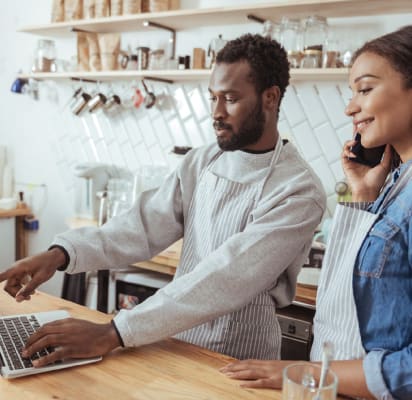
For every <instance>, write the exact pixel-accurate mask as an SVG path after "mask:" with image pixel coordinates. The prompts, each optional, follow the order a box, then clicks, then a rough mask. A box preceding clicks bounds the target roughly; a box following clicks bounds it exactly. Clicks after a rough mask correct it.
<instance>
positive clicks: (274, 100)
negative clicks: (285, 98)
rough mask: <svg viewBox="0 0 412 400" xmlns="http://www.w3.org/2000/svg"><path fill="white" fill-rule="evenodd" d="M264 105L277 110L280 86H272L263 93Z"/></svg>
mask: <svg viewBox="0 0 412 400" xmlns="http://www.w3.org/2000/svg"><path fill="white" fill-rule="evenodd" d="M262 96H263V99H262V100H263V106H264V107H266V108H267V109H268V110H275V111H277V109H278V106H279V100H280V89H279V87H278V86H271V87H270V88H267V89H266V90H265V91H264V92H263V94H262Z"/></svg>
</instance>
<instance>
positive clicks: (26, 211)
mask: <svg viewBox="0 0 412 400" xmlns="http://www.w3.org/2000/svg"><path fill="white" fill-rule="evenodd" d="M30 214H31V210H30V208H28V207H23V208H13V209H12V210H5V209H3V208H0V218H13V217H22V216H25V215H30Z"/></svg>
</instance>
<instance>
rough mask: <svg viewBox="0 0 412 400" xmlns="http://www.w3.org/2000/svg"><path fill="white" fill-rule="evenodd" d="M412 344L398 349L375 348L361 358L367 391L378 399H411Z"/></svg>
mask: <svg viewBox="0 0 412 400" xmlns="http://www.w3.org/2000/svg"><path fill="white" fill-rule="evenodd" d="M411 352H412V345H410V346H408V347H406V348H403V349H402V350H400V351H395V352H389V351H387V350H382V349H376V350H372V351H370V352H369V353H368V354H367V355H366V357H365V359H364V360H363V369H364V373H365V378H366V384H367V386H368V389H369V391H370V392H371V393H372V394H373V395H374V396H375V397H376V398H377V399H378V400H392V399H398V400H410V399H412V357H411Z"/></svg>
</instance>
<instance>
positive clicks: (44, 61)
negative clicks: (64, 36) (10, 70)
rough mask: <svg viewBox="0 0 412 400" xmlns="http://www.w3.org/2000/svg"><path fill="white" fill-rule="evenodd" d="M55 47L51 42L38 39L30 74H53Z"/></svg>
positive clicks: (54, 69) (54, 68)
mask: <svg viewBox="0 0 412 400" xmlns="http://www.w3.org/2000/svg"><path fill="white" fill-rule="evenodd" d="M55 59H56V47H55V45H54V41H53V40H47V39H39V40H38V41H37V48H36V51H35V55H34V63H33V67H32V72H55V71H56V65H55Z"/></svg>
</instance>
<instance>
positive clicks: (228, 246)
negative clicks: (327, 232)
mask: <svg viewBox="0 0 412 400" xmlns="http://www.w3.org/2000/svg"><path fill="white" fill-rule="evenodd" d="M217 150H218V147H217V145H216V144H213V145H209V146H205V147H201V148H198V149H194V150H191V151H190V152H189V153H188V154H187V155H186V157H185V159H184V160H183V161H182V163H181V165H180V166H179V168H178V169H177V170H176V171H175V172H173V173H171V174H170V175H169V176H168V177H167V178H166V180H165V182H164V183H163V184H162V186H161V187H160V188H159V189H157V190H150V191H147V192H144V193H142V195H141V196H140V197H139V198H138V200H137V201H136V203H135V204H134V205H133V206H132V208H130V210H129V211H127V212H126V213H124V214H122V215H119V216H116V217H114V218H112V219H111V220H109V221H108V222H107V223H106V224H105V225H103V226H102V227H100V228H94V227H87V228H80V229H76V230H71V231H68V232H65V233H63V234H60V235H58V236H57V237H56V238H55V241H54V243H53V244H57V245H60V246H63V247H64V248H65V249H66V250H67V252H68V254H69V256H70V264H69V266H68V268H67V272H68V273H77V272H83V271H91V270H97V269H113V268H124V267H125V266H126V265H128V264H131V263H135V262H138V261H143V260H148V259H150V258H151V257H153V256H154V255H156V254H158V253H159V252H160V251H162V250H164V249H165V248H166V247H168V246H169V245H171V244H172V243H174V242H175V241H176V240H178V239H180V238H181V237H183V236H184V233H185V219H186V217H187V213H188V207H189V204H190V201H191V199H192V196H193V192H194V189H195V187H196V183H197V181H198V179H199V176H200V174H201V172H202V171H203V170H204V168H206V167H207V166H208V165H209V163H210V160H211V157H212V156H213V155H214V154H216V152H217ZM272 154H273V152H269V153H263V154H250V153H246V152H243V151H234V152H224V153H223V154H222V155H221V156H220V157H219V158H218V159H217V161H216V163H214V164H213V172H214V173H215V174H216V175H219V176H221V177H224V178H227V179H230V180H232V181H237V182H241V183H248V182H255V181H256V180H261V179H263V177H264V176H265V175H267V174H268V172H269V170H268V167H269V164H270V160H271V158H272ZM204 207H207V204H205V205H204ZM324 210H325V194H324V191H323V188H322V185H321V183H320V181H319V179H318V177H317V176H316V175H315V174H314V172H313V171H312V169H311V168H310V167H309V165H308V164H307V163H306V162H305V161H304V160H303V159H302V157H301V156H300V155H299V154H298V152H297V150H296V149H295V147H294V146H293V145H292V144H290V143H288V144H286V145H284V146H283V149H282V152H281V154H280V157H279V159H278V161H277V163H276V164H275V165H274V166H272V170H271V171H270V172H269V177H268V179H267V181H266V183H265V186H264V189H263V192H262V195H261V197H260V200H259V201H258V204H257V206H256V208H255V209H254V210H253V212H252V214H253V215H252V216H251V217H252V218H251V219H250V221H251V222H250V223H248V225H247V226H246V228H245V229H244V230H243V231H242V232H239V233H237V234H235V235H233V236H232V237H230V238H229V239H228V240H227V241H226V242H225V243H223V245H222V246H220V247H219V248H218V249H217V250H215V251H213V252H212V253H211V254H210V255H209V256H208V257H206V258H204V259H203V260H202V261H201V262H200V263H199V264H198V265H197V266H196V267H195V268H194V270H193V271H191V272H190V273H187V274H185V275H182V276H179V277H178V278H176V279H174V280H173V281H172V282H171V283H169V284H168V285H166V286H165V287H164V288H163V289H160V290H159V291H157V292H156V294H155V295H153V296H151V297H149V298H148V299H147V300H145V301H144V302H143V303H141V304H139V305H138V306H136V307H135V308H134V309H132V310H122V311H120V312H119V314H118V315H116V317H115V318H114V322H115V324H116V327H117V329H118V331H119V333H120V335H121V337H122V339H123V342H124V344H125V345H126V346H140V345H144V344H148V343H152V342H156V341H158V340H161V339H164V338H167V337H170V336H172V335H174V334H176V333H178V332H182V331H184V330H186V329H189V328H192V327H194V326H196V325H199V324H202V323H204V322H207V321H210V320H212V319H214V318H217V317H219V316H222V315H225V314H227V313H230V312H233V311H235V310H238V309H240V308H241V307H243V306H245V305H246V304H248V303H250V302H251V301H252V299H254V298H255V297H256V296H257V295H259V293H262V292H264V291H267V292H269V293H270V294H271V296H272V297H273V298H274V300H275V303H276V305H277V306H278V307H283V306H286V305H288V304H289V303H290V302H291V301H292V299H293V297H294V295H295V286H296V277H297V274H298V273H299V271H300V268H301V266H302V265H303V264H304V261H305V258H306V256H307V253H308V251H309V249H310V245H311V243H312V236H313V232H314V230H315V228H316V227H317V225H318V224H319V222H320V220H321V217H322V215H323V212H324ZM274 312H275V310H274Z"/></svg>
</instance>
